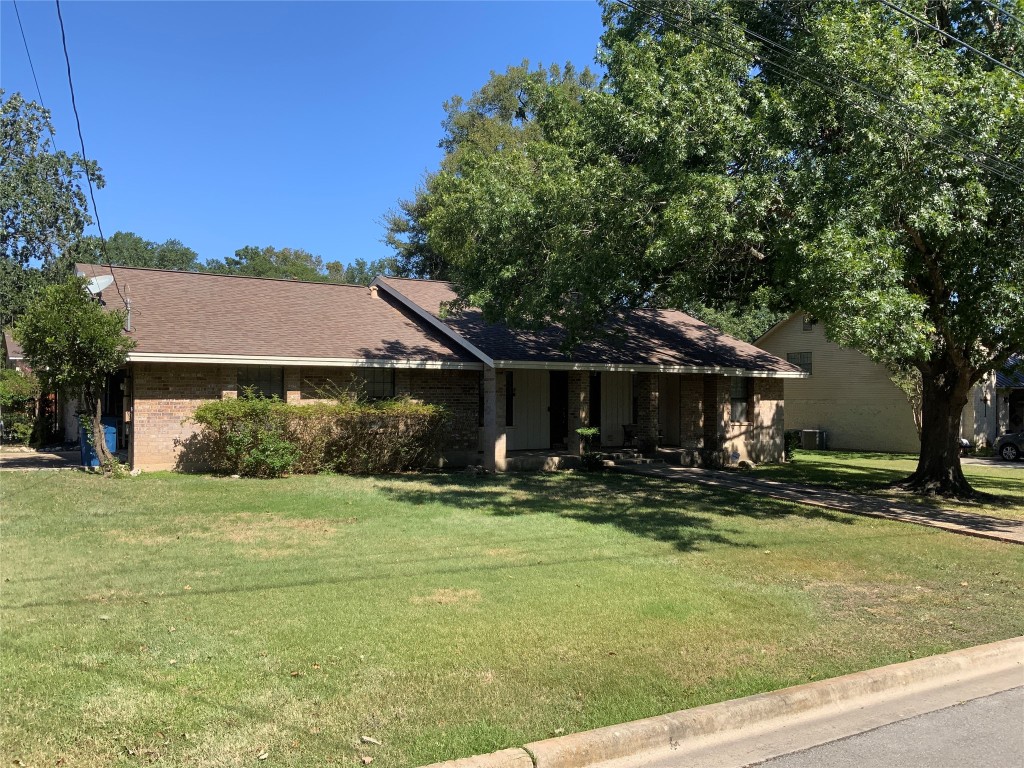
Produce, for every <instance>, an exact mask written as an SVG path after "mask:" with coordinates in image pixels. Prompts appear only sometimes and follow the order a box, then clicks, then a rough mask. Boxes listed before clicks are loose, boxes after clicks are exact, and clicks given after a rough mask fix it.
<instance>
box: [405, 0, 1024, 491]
mask: <svg viewBox="0 0 1024 768" xmlns="http://www.w3.org/2000/svg"><path fill="white" fill-rule="evenodd" d="M1004 5H1005V6H1006V8H1010V7H1011V5H1010V4H1009V3H1005V2H1004ZM1017 5H1019V4H1017ZM901 7H903V8H906V9H908V10H909V12H910V13H912V14H914V15H915V16H920V22H919V21H917V20H914V19H911V18H908V17H907V16H905V15H904V14H902V13H900V12H899V11H898V10H894V9H892V8H891V7H890V6H889V5H887V4H885V3H881V2H874V3H871V2H866V3H849V2H840V1H839V0H834V1H831V2H830V1H829V0H806V1H805V2H803V1H800V0H778V1H776V0H763V1H762V2H750V1H748V0H736V1H735V2H730V1H729V0H688V1H685V2H671V0H660V1H659V2H657V3H646V2H645V3H639V2H637V3H631V4H629V5H624V4H619V3H608V4H607V5H606V6H605V22H606V33H605V35H604V38H603V47H602V53H601V58H602V63H603V64H604V65H605V67H606V72H607V73H606V76H605V77H604V79H603V81H602V82H601V83H599V84H594V83H592V82H588V81H587V80H586V79H580V78H575V77H571V78H566V77H564V76H562V74H561V73H558V72H544V71H534V72H529V71H525V69H524V68H513V69H511V70H509V71H508V72H507V73H505V74H503V75H492V78H491V80H490V82H488V83H487V85H486V86H485V87H484V88H483V89H481V91H480V92H478V93H477V94H476V95H475V96H474V97H473V98H472V99H470V100H468V101H466V102H461V101H456V102H453V103H452V104H450V105H449V118H448V122H447V126H446V127H447V136H446V138H445V141H444V142H443V145H444V146H445V148H446V149H447V151H448V155H447V157H446V160H445V162H444V163H443V164H442V167H441V168H440V169H439V171H438V172H437V173H436V174H434V175H432V176H431V177H430V178H429V179H428V184H427V186H426V188H425V190H424V192H423V193H422V195H421V198H422V200H420V201H419V206H418V209H419V210H422V211H423V212H424V213H423V216H422V222H421V223H422V225H423V227H424V228H425V230H426V232H427V234H428V241H429V246H430V248H431V249H432V250H433V251H434V252H435V253H436V254H438V255H439V256H440V257H441V258H443V260H444V262H445V264H446V265H447V267H448V269H449V270H450V273H451V275H452V277H453V278H454V280H455V282H456V284H457V285H458V287H459V288H460V290H461V292H462V293H463V295H464V296H465V297H466V300H468V301H471V302H473V303H475V304H478V305H480V306H482V307H483V309H484V310H485V312H486V313H487V314H488V315H490V316H491V317H495V318H498V317H500V318H502V319H506V320H510V321H512V322H515V323H520V324H526V325H529V324H536V323H542V322H547V321H549V320H551V319H553V320H556V321H558V322H562V323H563V324H565V326H566V327H567V328H568V329H569V330H570V332H572V334H573V335H574V336H578V337H582V336H585V335H587V334H588V333H591V332H592V329H593V328H595V327H597V326H598V325H599V323H600V321H601V320H602V319H603V317H605V316H606V314H607V313H608V312H610V311H614V310H616V309H618V308H621V307H624V306H633V305H637V304H643V303H651V302H666V303H671V304H675V305H677V306H685V305H693V304H698V305H704V306H709V307H712V308H714V307H730V306H731V307H742V306H743V305H744V303H746V302H749V301H750V299H751V297H754V296H756V295H757V289H758V288H763V287H764V286H768V287H770V288H771V290H772V291H773V293H775V294H776V295H782V296H783V297H784V299H785V300H787V301H788V302H789V303H790V305H791V306H799V307H801V308H803V309H804V310H806V311H809V312H811V313H813V314H814V315H815V316H817V317H818V318H819V319H821V320H822V321H823V322H824V324H825V327H826V328H827V329H828V332H829V334H830V335H831V337H832V338H833V339H834V340H836V341H839V342H841V343H843V344H845V345H847V346H852V347H854V348H857V349H859V350H861V351H863V352H865V353H866V354H867V355H869V356H870V357H872V358H873V359H876V360H879V361H881V362H883V363H886V364H888V365H890V367H893V368H906V367H908V366H909V367H912V368H916V369H917V370H919V371H920V372H921V374H922V378H923V382H924V386H923V423H922V447H921V455H920V461H919V466H918V469H917V471H916V472H915V473H914V475H913V476H912V477H911V478H909V479H908V481H907V484H908V485H909V486H911V487H914V488H916V489H921V490H926V491H937V492H941V493H949V494H968V493H970V492H971V489H970V486H969V485H968V484H967V482H966V480H965V479H964V476H963V474H962V472H961V470H960V465H959V456H958V445H957V439H958V436H959V419H960V413H961V411H962V409H963V406H964V405H965V403H966V401H967V397H968V392H969V390H970V387H971V386H972V385H973V384H974V383H976V382H977V381H978V380H979V379H980V378H981V377H982V376H984V375H985V373H986V372H987V371H989V370H991V369H992V368H994V367H998V366H1000V365H1001V364H1003V363H1004V362H1005V361H1006V360H1007V359H1008V358H1009V356H1010V355H1011V354H1013V353H1014V352H1019V351H1020V350H1021V349H1022V347H1024V248H1022V232H1024V195H1022V182H1024V160H1022V159H1021V158H1020V156H1019V150H1020V147H1021V146H1022V144H1024V79H1022V78H1021V77H1020V76H1019V75H1017V74H1015V73H1013V72H1011V71H1007V69H1006V68H1004V67H1001V66H998V65H997V64H994V63H993V60H996V61H998V62H1001V63H1003V64H1005V65H1006V66H1007V67H1009V68H1011V69H1017V70H1020V69H1022V65H1024V39H1022V34H1024V32H1022V30H1021V27H1020V24H1019V23H1018V22H1017V21H1016V20H1015V18H1014V16H1011V15H1010V14H1008V13H1005V12H1004V10H1005V9H1004V8H1001V7H1000V6H999V4H998V3H978V2H958V3H953V2H950V0H928V2H927V3H925V2H919V1H918V2H911V0H902V6H901ZM1014 7H1016V5H1015V6H1014ZM1016 10H1018V11H1019V10H1020V9H1019V7H1016ZM921 22H923V23H921ZM930 27H934V29H932V28H930ZM950 37H956V38H958V39H959V42H957V41H953V40H951V39H950ZM967 46H971V47H973V48H975V49H978V50H980V51H984V52H985V53H986V54H987V56H988V57H991V58H986V57H985V56H982V55H979V54H978V53H976V52H974V51H972V50H970V48H968V47H967Z"/></svg>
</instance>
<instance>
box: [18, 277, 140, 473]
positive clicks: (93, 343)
mask: <svg viewBox="0 0 1024 768" xmlns="http://www.w3.org/2000/svg"><path fill="white" fill-rule="evenodd" d="M124 319H125V314H124V312H123V311H120V310H115V311H110V312H108V311H106V310H104V308H103V307H102V306H101V305H100V303H99V302H98V301H96V300H95V299H93V298H92V297H91V296H90V295H89V294H88V292H87V291H86V290H85V281H84V280H83V279H82V278H79V277H74V276H72V277H69V278H67V279H66V280H64V281H63V282H60V283H55V284H53V285H48V286H46V287H45V288H44V289H42V290H41V291H40V292H39V293H38V294H37V295H36V296H35V298H34V299H33V300H32V302H31V303H30V304H29V305H28V307H26V309H25V313H24V314H23V315H22V317H21V318H20V319H19V320H18V324H17V325H16V326H15V327H14V337H15V338H16V339H17V340H18V342H19V343H20V344H21V348H22V350H23V351H24V353H25V359H26V360H28V362H29V363H30V364H31V365H32V369H33V370H34V371H38V372H39V375H40V377H41V378H42V379H43V381H44V382H45V383H46V385H47V388H48V389H50V390H54V391H61V392H71V393H74V394H75V395H78V394H79V393H81V396H82V400H83V403H82V405H83V406H84V407H83V414H85V415H86V416H87V420H86V424H87V425H88V434H89V440H90V443H91V444H92V446H93V448H94V450H95V451H96V455H97V457H98V458H99V460H100V463H101V464H102V465H103V467H104V470H105V471H106V472H108V473H109V472H110V470H111V469H112V468H116V467H117V465H116V459H115V458H114V457H113V456H112V455H111V454H110V451H108V450H107V447H106V445H105V444H104V441H103V440H102V439H98V438H97V436H101V435H102V434H103V428H102V426H101V424H100V418H101V416H102V413H101V402H102V399H101V395H102V393H103V387H104V385H105V383H106V378H107V376H109V375H110V374H113V373H115V372H116V371H117V370H118V369H120V368H121V367H122V366H123V365H124V364H125V362H126V361H127V359H128V352H129V351H130V350H131V349H132V348H133V347H134V346H135V340H134V339H132V338H129V337H127V336H125V335H124V333H123V328H124Z"/></svg>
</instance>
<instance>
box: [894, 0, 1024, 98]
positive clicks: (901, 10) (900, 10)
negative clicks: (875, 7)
mask: <svg viewBox="0 0 1024 768" xmlns="http://www.w3.org/2000/svg"><path fill="white" fill-rule="evenodd" d="M878 2H880V3H881V4H882V5H884V6H885V7H886V8H892V9H893V10H894V11H896V13H899V14H902V15H904V16H906V17H907V18H908V19H912V20H913V21H915V22H917V23H918V24H920V25H922V26H925V27H928V29H930V30H932V31H933V32H938V33H939V34H940V35H942V36H943V37H946V38H948V39H950V40H952V41H953V42H954V43H956V44H957V45H962V46H963V47H964V48H966V49H967V50H969V51H973V52H974V53H976V54H978V55H979V56H981V57H982V58H983V59H985V60H986V61H989V62H991V63H992V64H995V65H996V66H997V67H1002V68H1003V69H1005V70H1006V71H1007V72H1012V73H1013V74H1015V75H1016V76H1017V77H1019V78H1021V79H1022V80H1024V72H1019V71H1018V70H1016V69H1014V68H1013V67H1011V66H1010V65H1009V64H1004V63H1003V62H1001V61H1000V60H999V59H997V58H994V57H993V56H989V55H988V54H987V53H985V52H984V51H979V50H978V49H977V48H975V47H974V46H973V45H971V44H970V43H966V42H964V41H963V40H961V39H960V38H959V37H956V36H955V35H951V34H949V32H946V31H945V30H944V29H939V28H938V27H936V26H935V25H934V24H932V23H931V22H929V21H928V20H927V19H922V18H921V17H920V16H916V15H914V14H913V13H911V12H910V11H908V10H906V9H904V8H901V7H900V6H898V5H896V4H895V3H890V2H889V0H878Z"/></svg>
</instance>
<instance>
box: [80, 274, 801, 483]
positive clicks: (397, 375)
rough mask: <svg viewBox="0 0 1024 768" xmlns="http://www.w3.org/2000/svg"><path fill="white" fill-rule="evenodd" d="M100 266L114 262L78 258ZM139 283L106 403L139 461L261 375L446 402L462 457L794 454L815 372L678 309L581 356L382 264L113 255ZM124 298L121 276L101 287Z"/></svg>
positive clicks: (146, 464) (637, 317)
mask: <svg viewBox="0 0 1024 768" xmlns="http://www.w3.org/2000/svg"><path fill="white" fill-rule="evenodd" d="M78 271H79V273H80V274H83V275H85V276H87V277H98V276H102V275H106V274H109V272H108V268H106V267H102V266H96V265H78ZM112 271H113V274H114V275H115V276H116V278H117V283H118V285H119V286H120V288H121V289H122V291H124V292H125V293H129V292H130V296H131V320H130V323H131V335H132V336H133V337H134V338H135V339H136V342H137V346H136V347H135V349H134V350H133V351H132V352H131V353H130V354H129V361H128V365H127V366H126V369H125V371H124V372H123V373H122V374H121V375H120V376H119V377H118V378H117V380H115V381H113V382H112V384H113V386H112V387H110V388H109V389H110V391H111V393H112V396H111V397H110V398H108V402H107V403H106V404H105V407H106V410H105V413H106V414H107V415H108V416H113V417H116V418H120V419H121V424H122V427H121V443H122V445H124V446H125V447H126V449H127V450H128V454H129V460H130V462H131V463H132V464H133V466H136V467H140V468H144V469H167V468H174V467H178V468H182V467H183V466H184V463H185V461H186V457H187V453H186V454H182V448H183V446H187V445H188V442H189V439H190V438H191V436H192V435H193V434H194V432H195V428H196V427H195V425H194V424H193V423H191V422H190V421H189V419H190V417H191V415H192V413H193V412H194V410H195V408H196V407H197V406H199V405H200V404H202V403H203V402H205V401H208V400H212V399H218V398H224V397H236V396H237V394H238V391H239V390H240V389H241V388H243V387H249V386H251V387H255V388H256V389H257V390H259V391H261V392H263V393H264V394H266V395H276V396H278V397H280V398H281V399H282V400H285V401H287V402H291V403H304V402H313V401H316V400H318V399H324V398H327V397H330V396H331V394H332V393H336V392H337V391H338V390H339V389H340V390H345V389H353V388H355V389H359V390H361V391H363V392H364V393H365V394H367V395H368V396H371V397H394V396H401V395H407V396H409V397H412V398H415V399H418V400H421V401H424V402H430V403H438V404H442V405H444V406H446V407H447V408H448V409H449V411H450V412H451V415H452V424H451V427H450V429H449V432H448V436H447V439H446V442H445V445H444V446H443V449H444V458H445V459H446V460H447V461H448V462H449V463H451V464H470V463H472V464H483V465H484V466H487V467H490V468H494V469H498V470H504V469H508V468H512V467H514V466H515V462H514V459H515V457H516V456H517V455H521V454H522V453H523V452H534V451H540V452H557V451H569V452H572V453H575V452H578V450H579V438H578V437H577V436H576V434H575V430H576V429H577V428H578V427H582V426H587V425H594V426H599V427H600V429H601V443H602V444H603V445H604V446H621V445H623V444H624V443H631V442H632V443H633V444H634V445H637V446H638V447H639V448H641V449H642V450H645V451H648V452H652V451H654V450H655V449H656V448H657V447H658V446H675V447H678V448H680V449H681V450H682V451H683V452H686V451H689V454H688V455H687V460H691V461H693V460H698V457H700V456H702V455H704V454H703V452H704V451H706V450H712V451H716V452H719V453H720V454H721V455H724V457H725V458H727V459H729V458H731V459H737V458H750V459H753V460H755V461H774V460H780V459H781V458H782V454H783V439H782V438H783V434H782V425H783V380H785V379H799V378H800V377H802V376H804V374H803V373H802V371H801V370H800V369H799V368H798V367H796V366H794V365H790V364H788V363H786V362H785V361H784V360H780V359H778V358H777V357H774V356H772V355H770V354H767V353H766V352H764V351H762V350H760V349H757V348H756V347H754V346H752V345H750V344H746V343H744V342H741V341H738V340H736V339H733V338H731V337H729V336H726V335H725V334H722V333H719V332H717V331H715V330H713V329H712V328H710V327H708V326H707V325H705V324H703V323H701V322H699V321H697V320H695V319H693V318H692V317H689V316H688V315H685V314H682V313H680V312H673V311H667V310H640V311H637V312H633V313H631V314H630V315H628V316H627V317H624V318H622V319H620V320H619V321H618V322H617V323H615V324H614V325H613V326H612V327H611V328H610V330H611V331H613V332H614V335H611V336H607V337H603V340H601V341H595V342H591V343H589V344H585V345H583V346H581V347H579V348H578V349H576V350H575V351H574V353H573V354H572V356H571V357H567V356H566V355H565V354H563V353H562V352H561V351H560V343H561V341H562V335H561V334H560V333H559V332H558V331H557V329H554V328H552V329H549V330H547V331H542V332H536V333H529V332H519V331H511V330H509V329H508V328H507V327H505V326H504V325H495V324H487V323H485V322H484V320H483V318H482V316H481V313H480V312H479V311H476V310H468V311H464V312H460V313H456V314H453V315H451V316H448V315H447V314H446V313H444V312H442V305H444V304H445V302H448V301H451V300H452V299H454V298H455V294H454V293H453V292H452V289H451V287H450V286H449V285H448V284H447V283H444V282H436V281H428V280H401V279H393V278H377V279H376V280H375V281H374V283H373V284H372V285H371V286H370V287H369V288H367V287H363V286H349V285H334V284H328V283H303V282H297V281H289V280H272V279H261V278H246V277H237V276H227V275H213V274H204V273H186V272H169V271H161V270H152V269H130V268H124V267H114V268H113V270H112ZM101 299H103V300H104V301H105V302H106V303H107V304H108V305H109V306H111V307H112V308H117V307H120V306H121V303H120V298H119V296H118V294H117V292H116V291H115V290H114V288H113V287H109V288H107V289H105V290H104V291H103V292H102V294H101Z"/></svg>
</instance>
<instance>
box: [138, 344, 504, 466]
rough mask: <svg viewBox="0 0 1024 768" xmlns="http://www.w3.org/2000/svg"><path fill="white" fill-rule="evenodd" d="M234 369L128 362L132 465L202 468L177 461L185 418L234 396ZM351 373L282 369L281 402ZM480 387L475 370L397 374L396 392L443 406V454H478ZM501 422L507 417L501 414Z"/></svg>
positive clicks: (344, 380)
mask: <svg viewBox="0 0 1024 768" xmlns="http://www.w3.org/2000/svg"><path fill="white" fill-rule="evenodd" d="M237 372H238V368H237V366H220V365H183V364H176V363H163V364H161V363H135V364H133V365H132V379H133V385H132V386H133V392H134V406H133V408H134V410H133V414H132V416H133V418H132V430H133V438H132V455H131V462H132V465H133V466H134V467H138V468H140V469H146V470H158V469H176V468H177V469H197V468H201V461H200V460H198V459H196V460H192V456H193V455H194V454H190V453H187V452H186V454H185V456H184V457H182V449H183V447H184V446H186V444H188V441H189V439H190V438H191V437H192V436H193V435H195V433H196V431H197V426H196V424H195V423H194V422H191V421H190V417H191V416H192V414H193V413H194V412H195V409H196V408H198V407H199V406H200V405H202V404H203V403H204V402H206V401H208V400H217V399H220V398H222V397H236V396H237V389H238V387H237ZM356 372H357V371H356V370H355V369H350V368H308V367H307V368H298V367H292V368H285V370H284V383H285V396H286V399H287V401H288V402H291V403H300V402H312V401H313V400H315V399H316V398H317V397H318V395H320V394H322V391H323V388H324V386H325V385H327V384H332V383H333V384H338V385H346V384H348V383H350V382H351V381H352V378H353V375H354V374H355V373H356ZM479 382H480V372H479V371H435V370H430V371H427V370H408V369H405V370H397V371H395V394H397V395H408V396H409V397H411V398H413V399H414V400H419V401H421V402H424V403H432V404H437V405H443V406H445V407H446V408H448V410H449V411H450V413H451V418H452V422H451V426H450V428H449V429H448V431H447V436H446V440H445V443H444V450H445V452H446V453H447V452H458V453H460V454H464V453H467V452H469V453H472V454H474V455H475V454H476V452H477V451H478V450H479V448H480V427H479ZM499 417H500V419H501V420H502V421H503V420H504V410H503V409H502V410H500V411H499ZM179 459H180V461H179ZM179 463H180V466H179Z"/></svg>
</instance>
